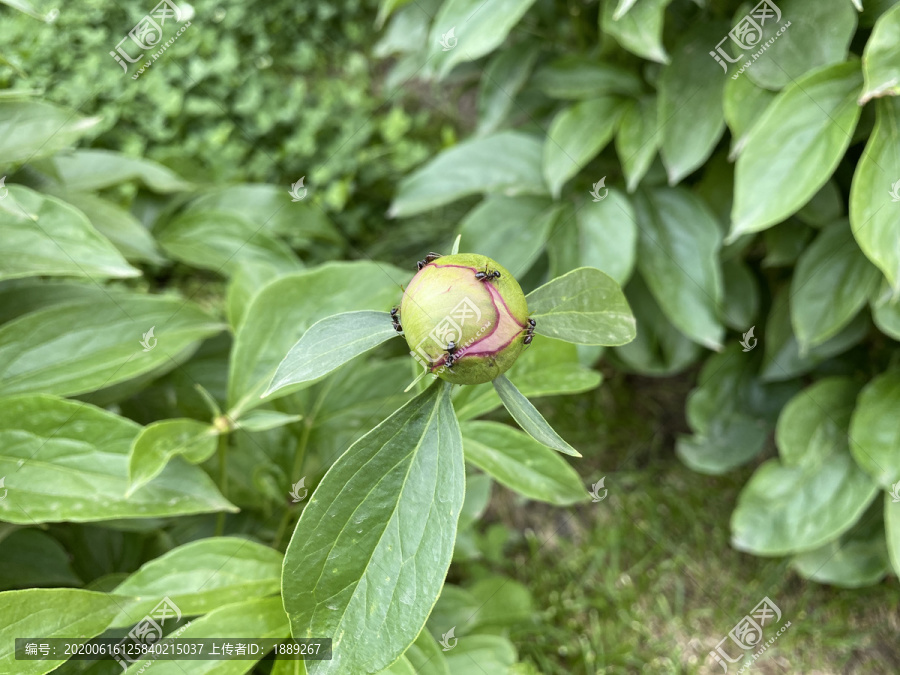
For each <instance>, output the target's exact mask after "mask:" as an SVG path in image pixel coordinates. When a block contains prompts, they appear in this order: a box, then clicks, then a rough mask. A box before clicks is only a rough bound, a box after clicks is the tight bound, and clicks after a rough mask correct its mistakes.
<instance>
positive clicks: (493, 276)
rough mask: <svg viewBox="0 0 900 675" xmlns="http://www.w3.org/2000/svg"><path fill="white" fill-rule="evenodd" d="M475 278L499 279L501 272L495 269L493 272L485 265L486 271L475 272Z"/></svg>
mask: <svg viewBox="0 0 900 675" xmlns="http://www.w3.org/2000/svg"><path fill="white" fill-rule="evenodd" d="M475 278H476V279H478V281H490V280H491V279H499V278H500V272H498V271H497V270H494V271H493V272H492V271H490V270H488V269H487V268H486V267H485V268H484V272H475Z"/></svg>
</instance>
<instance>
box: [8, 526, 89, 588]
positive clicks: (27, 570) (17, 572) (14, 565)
mask: <svg viewBox="0 0 900 675" xmlns="http://www.w3.org/2000/svg"><path fill="white" fill-rule="evenodd" d="M7 527H14V526H7ZM0 541H2V542H3V546H2V547H0V590H3V591H5V590H9V589H14V588H38V587H43V586H83V585H84V582H83V581H82V580H81V579H80V578H79V577H78V575H77V574H75V571H74V570H73V569H72V564H71V562H72V561H71V559H70V554H69V552H68V551H67V550H66V549H64V548H63V547H62V545H61V544H60V543H59V542H58V541H57V540H56V539H54V538H53V537H51V536H50V535H48V534H44V533H43V532H41V531H40V530H37V529H33V528H25V529H19V530H15V531H14V532H11V533H9V535H8V536H5V535H4V536H0Z"/></svg>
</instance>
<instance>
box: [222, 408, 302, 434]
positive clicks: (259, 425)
mask: <svg viewBox="0 0 900 675" xmlns="http://www.w3.org/2000/svg"><path fill="white" fill-rule="evenodd" d="M301 419H303V415H288V414H287V413H282V412H277V411H275V410H251V411H250V412H249V413H247V414H246V415H244V416H243V417H241V419H239V420H237V422H236V426H237V428H238V429H243V430H244V431H268V430H269V429H277V428H279V427H283V426H285V425H287V424H293V423H294V422H299V421H300V420H301Z"/></svg>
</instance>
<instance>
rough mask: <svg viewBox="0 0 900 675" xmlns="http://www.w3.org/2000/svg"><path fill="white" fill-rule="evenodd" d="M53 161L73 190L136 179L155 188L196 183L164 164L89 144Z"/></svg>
mask: <svg viewBox="0 0 900 675" xmlns="http://www.w3.org/2000/svg"><path fill="white" fill-rule="evenodd" d="M52 162H53V169H54V173H55V175H56V177H57V178H58V179H59V182H60V183H61V184H62V185H63V187H65V188H66V189H67V190H71V191H73V192H79V191H80V192H93V191H95V190H102V189H104V188H108V187H110V186H112V185H118V184H119V183H125V182H127V181H132V180H139V181H141V182H142V183H143V184H144V185H146V186H147V187H148V188H150V189H151V190H153V191H154V192H180V191H183V190H191V189H193V187H194V186H193V185H191V184H190V183H188V182H187V181H185V180H182V179H181V178H180V177H179V176H177V175H176V174H175V173H174V172H173V171H171V170H170V169H168V168H166V167H164V166H163V165H162V164H157V163H156V162H153V161H151V160H149V159H140V158H137V157H128V156H126V155H123V154H121V153H119V152H111V151H109V150H95V149H93V148H85V149H81V150H76V151H74V152H70V153H66V154H59V155H56V156H55V157H54V158H53V160H52Z"/></svg>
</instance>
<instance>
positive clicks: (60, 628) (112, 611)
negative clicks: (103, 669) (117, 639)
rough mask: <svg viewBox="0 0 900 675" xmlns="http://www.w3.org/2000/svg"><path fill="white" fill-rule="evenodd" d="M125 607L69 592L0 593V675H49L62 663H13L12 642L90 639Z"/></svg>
mask: <svg viewBox="0 0 900 675" xmlns="http://www.w3.org/2000/svg"><path fill="white" fill-rule="evenodd" d="M128 603H129V601H128V599H126V598H116V597H114V596H111V595H106V594H105V593H95V592H93V591H82V590H78V589H73V588H52V589H50V588H48V589H36V588H30V589H28V590H24V591H7V592H6V593H0V616H2V617H3V621H0V672H4V673H16V675H41V674H42V673H49V672H50V671H51V670H53V669H55V668H56V667H57V666H59V665H60V664H61V663H63V662H65V660H66V659H46V660H44V659H42V660H40V661H30V660H29V661H17V660H16V656H15V642H16V638H27V637H40V638H85V639H87V638H92V637H95V636H97V635H100V634H101V633H102V632H103V631H104V630H106V627H107V626H108V625H109V622H110V621H111V620H112V618H113V617H114V616H115V615H116V614H117V613H118V612H119V609H120V607H125V606H127V605H128Z"/></svg>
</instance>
